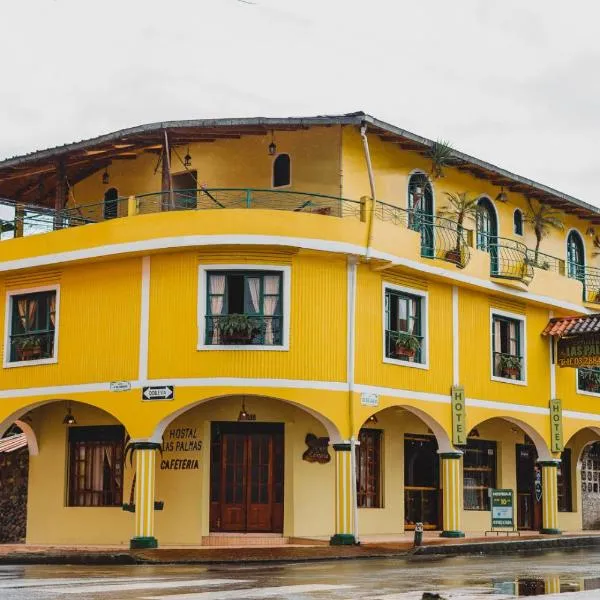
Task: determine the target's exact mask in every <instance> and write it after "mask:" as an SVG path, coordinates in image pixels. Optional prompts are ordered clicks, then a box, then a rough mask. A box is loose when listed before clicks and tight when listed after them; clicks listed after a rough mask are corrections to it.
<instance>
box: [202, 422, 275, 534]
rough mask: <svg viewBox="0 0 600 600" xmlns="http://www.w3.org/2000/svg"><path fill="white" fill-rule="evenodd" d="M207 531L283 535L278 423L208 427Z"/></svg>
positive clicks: (227, 423) (214, 425) (219, 424)
mask: <svg viewBox="0 0 600 600" xmlns="http://www.w3.org/2000/svg"><path fill="white" fill-rule="evenodd" d="M211 434H212V435H211V466H210V530H211V531H214V532H228V531H229V532H240V533H247V532H272V533H281V532H283V465H284V459H283V456H284V454H283V452H284V448H283V424H282V423H229V422H226V423H213V424H212V431H211Z"/></svg>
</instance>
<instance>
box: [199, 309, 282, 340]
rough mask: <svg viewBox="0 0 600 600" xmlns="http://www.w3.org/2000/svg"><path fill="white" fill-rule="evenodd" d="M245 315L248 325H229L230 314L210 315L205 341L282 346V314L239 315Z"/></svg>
mask: <svg viewBox="0 0 600 600" xmlns="http://www.w3.org/2000/svg"><path fill="white" fill-rule="evenodd" d="M237 316H240V317H245V318H246V321H245V323H247V326H246V327H244V328H242V329H237V330H236V329H233V328H232V327H231V326H228V321H229V319H230V315H208V316H207V317H205V318H206V335H205V341H204V343H205V344H206V345H208V346H231V345H234V346H239V345H241V346H280V345H281V344H282V321H283V318H282V316H281V315H273V316H266V315H237Z"/></svg>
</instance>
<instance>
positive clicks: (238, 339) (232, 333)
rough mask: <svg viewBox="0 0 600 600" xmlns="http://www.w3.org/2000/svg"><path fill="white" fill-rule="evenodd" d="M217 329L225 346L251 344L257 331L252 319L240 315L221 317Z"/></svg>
mask: <svg viewBox="0 0 600 600" xmlns="http://www.w3.org/2000/svg"><path fill="white" fill-rule="evenodd" d="M217 327H218V328H219V332H220V334H221V336H220V337H221V342H222V343H224V344H249V343H250V342H251V341H252V337H253V336H254V334H255V333H256V331H257V327H256V324H255V323H254V322H253V320H252V319H251V318H250V317H248V316H247V315H239V314H232V315H225V316H223V317H220V318H219V322H218V325H217Z"/></svg>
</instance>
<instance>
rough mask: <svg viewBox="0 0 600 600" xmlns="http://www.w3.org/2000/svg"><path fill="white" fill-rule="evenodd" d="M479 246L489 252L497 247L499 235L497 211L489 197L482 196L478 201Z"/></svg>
mask: <svg viewBox="0 0 600 600" xmlns="http://www.w3.org/2000/svg"><path fill="white" fill-rule="evenodd" d="M477 204H478V206H479V211H478V212H477V221H476V224H477V248H478V249H479V250H485V251H486V252H489V251H490V249H492V248H495V247H496V243H497V239H496V238H497V237H498V221H497V219H496V211H495V210H494V207H493V206H492V203H491V202H490V200H489V199H488V198H481V200H479V202H478V203H477Z"/></svg>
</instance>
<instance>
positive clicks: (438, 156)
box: [428, 140, 454, 179]
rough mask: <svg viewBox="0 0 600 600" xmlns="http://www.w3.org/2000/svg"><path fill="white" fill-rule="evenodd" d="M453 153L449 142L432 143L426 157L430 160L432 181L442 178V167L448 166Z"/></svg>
mask: <svg viewBox="0 0 600 600" xmlns="http://www.w3.org/2000/svg"><path fill="white" fill-rule="evenodd" d="M453 152H454V149H453V148H452V146H451V145H450V143H449V142H447V141H445V140H438V141H437V142H433V145H432V146H431V148H430V149H429V152H428V156H429V158H430V159H431V176H432V177H433V178H434V179H439V178H440V177H443V176H444V167H447V166H448V165H449V163H450V159H451V157H452V153H453Z"/></svg>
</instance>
